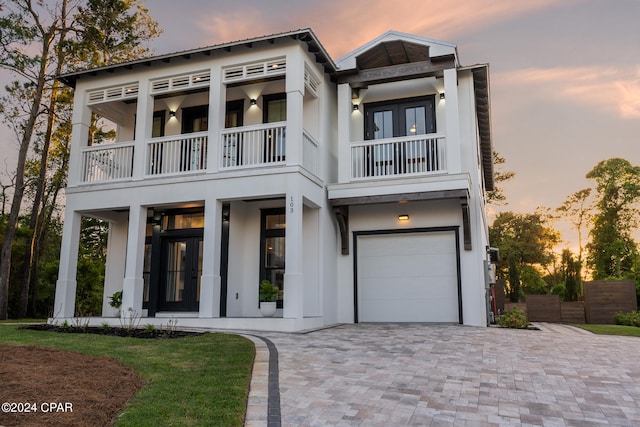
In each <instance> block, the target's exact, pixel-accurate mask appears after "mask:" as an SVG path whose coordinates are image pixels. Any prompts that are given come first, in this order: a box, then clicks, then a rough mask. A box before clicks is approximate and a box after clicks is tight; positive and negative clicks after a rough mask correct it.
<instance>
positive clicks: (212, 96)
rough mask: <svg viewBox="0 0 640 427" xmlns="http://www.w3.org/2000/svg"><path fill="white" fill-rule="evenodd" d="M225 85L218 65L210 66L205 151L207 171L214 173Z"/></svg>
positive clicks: (219, 139)
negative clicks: (207, 130)
mask: <svg viewBox="0 0 640 427" xmlns="http://www.w3.org/2000/svg"><path fill="white" fill-rule="evenodd" d="M226 101H227V99H226V87H225V85H223V84H222V70H221V69H220V66H215V67H212V68H211V82H210V86H209V143H208V151H207V173H216V172H218V170H219V169H220V144H221V143H222V141H221V138H220V131H221V130H222V129H224V116H225V105H226Z"/></svg>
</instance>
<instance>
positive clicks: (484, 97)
mask: <svg viewBox="0 0 640 427" xmlns="http://www.w3.org/2000/svg"><path fill="white" fill-rule="evenodd" d="M459 70H469V71H471V73H472V74H473V87H474V97H475V104H476V119H477V122H478V136H479V138H480V152H481V157H482V170H483V174H484V183H485V188H486V190H487V191H492V190H494V189H495V182H494V178H493V174H494V171H493V144H492V142H491V106H490V103H489V95H490V93H489V92H490V89H489V65H488V64H480V65H473V66H469V67H460V68H459Z"/></svg>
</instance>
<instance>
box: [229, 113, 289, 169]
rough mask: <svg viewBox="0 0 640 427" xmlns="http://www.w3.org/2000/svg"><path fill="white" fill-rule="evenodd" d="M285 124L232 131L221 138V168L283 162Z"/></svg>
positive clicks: (256, 126) (234, 129)
mask: <svg viewBox="0 0 640 427" xmlns="http://www.w3.org/2000/svg"><path fill="white" fill-rule="evenodd" d="M286 128H287V127H286V122H278V123H267V124H261V125H255V126H244V127H241V128H230V129H225V130H223V131H222V135H221V150H222V153H221V156H220V159H221V168H222V169H227V168H241V167H255V166H260V165H270V164H276V163H284V161H285V156H286Z"/></svg>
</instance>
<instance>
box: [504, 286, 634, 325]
mask: <svg viewBox="0 0 640 427" xmlns="http://www.w3.org/2000/svg"><path fill="white" fill-rule="evenodd" d="M583 289H584V301H574V302H569V301H566V302H565V301H560V296H558V295H527V296H526V297H525V301H526V302H524V303H518V304H513V303H506V302H504V303H503V304H504V309H509V308H511V307H519V308H521V309H523V311H524V312H525V313H526V315H527V319H528V320H529V321H530V322H549V323H595V324H613V323H614V320H613V315H614V314H615V313H616V312H618V311H621V312H623V313H628V312H630V311H633V310H637V309H638V305H637V302H636V289H635V285H634V283H633V281H631V280H619V281H613V280H601V281H594V282H585V283H583ZM496 294H498V295H499V294H500V292H499V291H498V290H497V289H496ZM497 299H498V301H499V302H501V301H500V298H497ZM498 307H500V304H498Z"/></svg>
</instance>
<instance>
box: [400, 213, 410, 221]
mask: <svg viewBox="0 0 640 427" xmlns="http://www.w3.org/2000/svg"><path fill="white" fill-rule="evenodd" d="M398 221H409V215H407V214H402V215H398Z"/></svg>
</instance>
